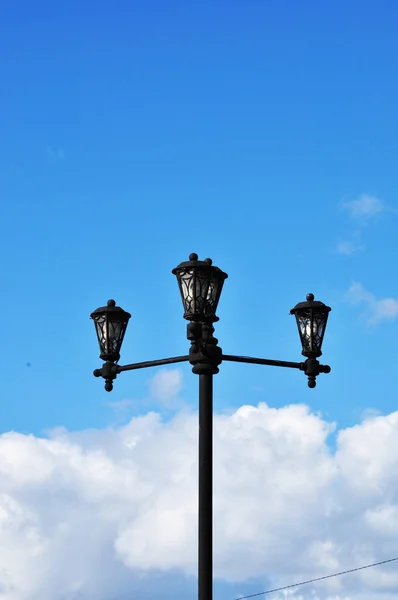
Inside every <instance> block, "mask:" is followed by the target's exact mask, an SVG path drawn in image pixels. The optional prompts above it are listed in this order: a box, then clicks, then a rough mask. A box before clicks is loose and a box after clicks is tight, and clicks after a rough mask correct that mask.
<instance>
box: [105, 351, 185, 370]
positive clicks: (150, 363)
mask: <svg viewBox="0 0 398 600" xmlns="http://www.w3.org/2000/svg"><path fill="white" fill-rule="evenodd" d="M188 360H189V356H188V355H186V356H173V357H172V358H160V359H159V360H148V361H146V362H140V363H133V364H131V365H124V366H119V365H118V366H117V372H118V373H121V372H122V371H134V370H135V369H146V368H148V367H160V366H161V365H172V364H175V363H180V362H188Z"/></svg>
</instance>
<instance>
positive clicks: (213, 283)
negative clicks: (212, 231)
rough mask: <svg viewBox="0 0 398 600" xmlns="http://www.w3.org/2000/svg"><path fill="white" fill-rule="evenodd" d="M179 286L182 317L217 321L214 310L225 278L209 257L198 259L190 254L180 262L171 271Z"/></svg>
mask: <svg viewBox="0 0 398 600" xmlns="http://www.w3.org/2000/svg"><path fill="white" fill-rule="evenodd" d="M172 273H173V275H176V277H177V281H178V285H179V288H180V293H181V299H182V304H183V307H184V319H187V320H188V321H199V322H209V323H214V322H215V321H218V317H216V310H217V305H218V301H219V299H220V295H221V290H222V287H223V285H224V281H225V279H226V278H227V277H228V275H227V274H226V273H224V271H222V270H221V269H219V268H218V267H214V266H213V264H212V261H211V259H210V258H206V260H198V255H197V254H190V256H189V261H186V262H182V263H181V264H179V265H178V267H176V268H175V269H173V271H172Z"/></svg>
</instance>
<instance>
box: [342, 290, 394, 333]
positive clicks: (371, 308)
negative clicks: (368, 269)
mask: <svg viewBox="0 0 398 600" xmlns="http://www.w3.org/2000/svg"><path fill="white" fill-rule="evenodd" d="M347 299H348V300H349V301H350V302H352V303H353V304H362V305H364V306H365V309H366V316H367V321H368V323H369V324H370V325H376V324H377V323H380V322H381V321H391V320H392V319H396V318H397V317H398V299H396V298H391V297H389V298H376V296H375V295H374V294H372V293H371V292H369V291H368V290H366V289H365V288H364V286H363V285H362V284H361V283H359V282H353V283H352V284H351V286H350V288H349V290H348V294H347Z"/></svg>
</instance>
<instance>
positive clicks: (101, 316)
mask: <svg viewBox="0 0 398 600" xmlns="http://www.w3.org/2000/svg"><path fill="white" fill-rule="evenodd" d="M90 316H91V318H92V319H93V320H94V324H95V330H96V333H97V337H98V343H99V347H100V352H101V353H100V358H102V360H105V361H111V362H117V361H118V360H119V358H120V349H121V347H122V342H123V338H124V334H125V333H126V329H127V324H128V322H129V319H130V317H131V315H130V314H129V313H128V312H126V311H124V310H123V309H122V308H120V306H116V303H115V301H114V300H108V304H107V306H103V307H101V308H97V310H95V311H94V312H93V313H91V315H90Z"/></svg>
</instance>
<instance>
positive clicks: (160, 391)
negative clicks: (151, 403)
mask: <svg viewBox="0 0 398 600" xmlns="http://www.w3.org/2000/svg"><path fill="white" fill-rule="evenodd" d="M149 389H150V393H151V395H152V397H153V398H154V399H155V400H158V401H159V402H167V401H169V400H174V399H175V398H176V397H177V396H178V394H179V393H180V392H181V390H182V371H181V369H161V370H160V371H158V372H157V373H156V375H155V376H154V377H152V379H151V380H150V381H149Z"/></svg>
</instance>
